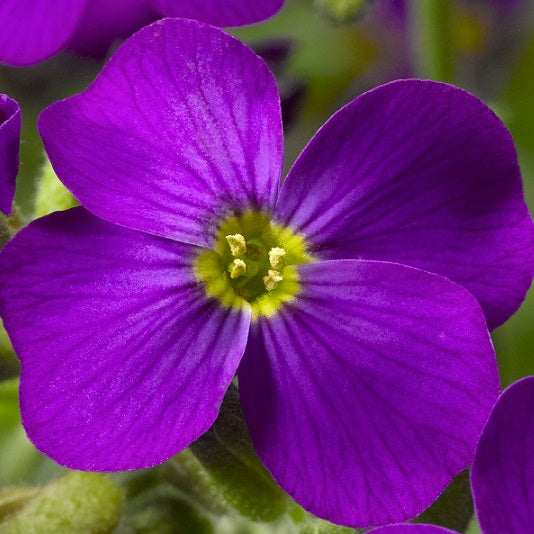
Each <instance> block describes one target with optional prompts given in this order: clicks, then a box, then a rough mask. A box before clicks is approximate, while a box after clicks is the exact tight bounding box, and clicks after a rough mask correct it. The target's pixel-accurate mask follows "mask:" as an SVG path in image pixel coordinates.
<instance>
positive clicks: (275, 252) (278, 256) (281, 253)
mask: <svg viewBox="0 0 534 534" xmlns="http://www.w3.org/2000/svg"><path fill="white" fill-rule="evenodd" d="M285 257H286V251H285V250H284V249H283V248H280V247H274V248H272V249H271V250H269V263H270V264H271V267H272V268H273V269H280V267H282V265H283V264H284V258H285Z"/></svg>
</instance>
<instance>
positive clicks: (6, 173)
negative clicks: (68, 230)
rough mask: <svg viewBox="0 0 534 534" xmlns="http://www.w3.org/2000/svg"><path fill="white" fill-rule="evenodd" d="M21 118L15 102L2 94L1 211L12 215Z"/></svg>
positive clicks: (0, 138)
mask: <svg viewBox="0 0 534 534" xmlns="http://www.w3.org/2000/svg"><path fill="white" fill-rule="evenodd" d="M20 129H21V117H20V107H19V105H18V103H17V102H15V100H13V99H11V98H9V97H8V96H7V95H2V94H0V211H2V212H3V213H5V214H6V215H11V204H12V203H13V197H14V196H15V180H16V178H17V173H18V170H19V149H20Z"/></svg>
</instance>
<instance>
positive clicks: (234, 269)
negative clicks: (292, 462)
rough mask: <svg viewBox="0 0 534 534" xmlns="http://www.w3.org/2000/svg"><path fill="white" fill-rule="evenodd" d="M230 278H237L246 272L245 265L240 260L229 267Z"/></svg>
mask: <svg viewBox="0 0 534 534" xmlns="http://www.w3.org/2000/svg"><path fill="white" fill-rule="evenodd" d="M228 271H229V272H230V278H239V277H240V276H242V275H243V274H245V273H246V272H247V264H246V263H245V262H244V261H243V260H240V259H236V260H234V261H233V262H232V263H231V264H230V265H229V266H228Z"/></svg>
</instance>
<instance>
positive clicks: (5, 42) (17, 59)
mask: <svg viewBox="0 0 534 534" xmlns="http://www.w3.org/2000/svg"><path fill="white" fill-rule="evenodd" d="M86 3H87V0H2V1H1V2H0V21H1V27H2V31H1V32H0V63H7V64H9V65H15V66H17V67H24V66H26V65H33V64H34V63H38V62H39V61H42V60H43V59H47V58H49V57H50V56H52V55H54V54H55V53H56V52H58V51H59V50H60V49H61V48H63V46H64V45H65V43H66V42H67V41H68V40H69V38H70V36H71V35H72V34H73V32H74V30H75V28H76V26H77V25H78V21H79V20H80V17H81V15H82V13H83V10H84V9H85V5H86Z"/></svg>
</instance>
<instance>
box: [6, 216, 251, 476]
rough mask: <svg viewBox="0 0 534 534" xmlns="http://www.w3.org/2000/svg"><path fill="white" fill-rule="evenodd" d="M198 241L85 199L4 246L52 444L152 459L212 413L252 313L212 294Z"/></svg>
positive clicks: (83, 462)
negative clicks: (105, 213)
mask: <svg viewBox="0 0 534 534" xmlns="http://www.w3.org/2000/svg"><path fill="white" fill-rule="evenodd" d="M195 251H196V247H192V246H190V245H184V244H181V243H175V242H172V241H169V240H167V239H163V238H159V237H153V236H149V235H146V234H143V233H141V232H136V231H131V230H127V229H123V228H121V227H118V226H115V225H112V224H109V223H106V222H104V221H101V220H99V219H97V218H95V217H93V216H92V215H90V214H89V213H87V212H86V211H85V210H83V208H74V209H72V210H69V211H66V212H57V213H54V214H52V215H50V216H48V217H45V218H43V219H39V220H37V221H35V222H34V223H32V224H30V226H29V227H28V228H26V229H24V230H22V231H21V232H20V233H19V234H17V236H16V237H15V238H14V239H13V240H12V241H10V242H9V243H8V244H7V245H6V247H5V248H4V249H3V250H2V254H1V255H0V272H1V273H2V274H1V276H0V313H1V315H2V317H3V319H4V324H5V327H6V329H7V331H8V333H9V335H10V337H11V340H12V341H13V346H14V347H15V350H16V352H17V354H18V355H19V357H20V359H21V362H22V376H21V411H22V418H23V424H24V426H25V429H26V432H27V433H28V436H29V437H30V439H31V440H32V441H33V442H34V443H35V445H36V446H37V447H38V448H39V449H40V450H41V451H42V452H44V453H45V454H47V455H49V456H50V457H52V458H53V459H54V460H56V461H57V462H59V463H61V464H63V465H65V466H67V467H70V468H75V469H84V470H105V471H116V470H120V469H137V468H142V467H149V466H152V465H155V464H157V463H159V462H162V461H164V460H166V459H167V458H169V457H170V456H171V455H173V454H175V453H176V452H178V451H179V450H181V449H183V448H184V447H186V446H187V445H189V444H190V443H191V442H192V441H193V440H195V439H196V438H197V437H198V436H200V435H201V434H202V433H203V432H204V431H206V430H207V429H208V428H209V426H210V425H211V424H212V423H213V421H214V420H215V417H216V416H217V412H218V408H219V405H220V403H221V402H222V399H223V396H224V393H225V391H226V389H227V387H228V385H229V384H230V382H231V380H232V377H233V375H234V373H235V370H236V368H237V365H238V363H239V360H240V359H241V356H242V354H243V351H244V347H245V344H246V339H247V333H248V326H249V321H250V318H249V317H250V313H249V311H247V310H244V311H243V312H241V313H237V312H231V311H228V310H225V309H223V308H221V307H219V306H218V305H217V304H216V303H215V301H211V300H208V299H207V298H206V297H205V293H204V290H203V288H202V287H200V286H199V284H198V283H197V282H196V281H195V279H194V276H193V274H192V271H191V265H190V258H191V255H192V254H194V253H195Z"/></svg>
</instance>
